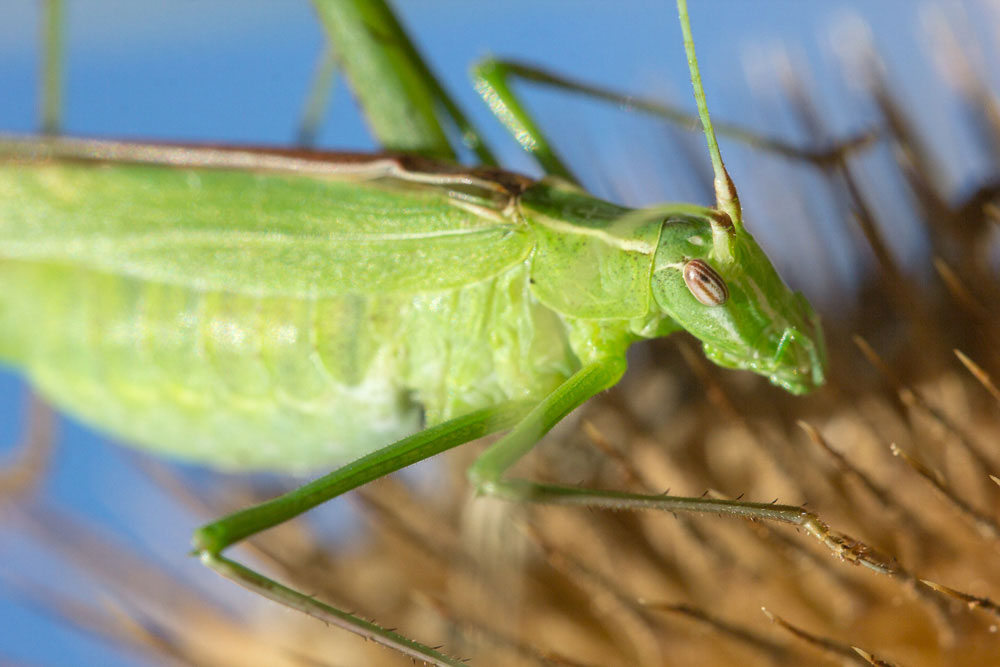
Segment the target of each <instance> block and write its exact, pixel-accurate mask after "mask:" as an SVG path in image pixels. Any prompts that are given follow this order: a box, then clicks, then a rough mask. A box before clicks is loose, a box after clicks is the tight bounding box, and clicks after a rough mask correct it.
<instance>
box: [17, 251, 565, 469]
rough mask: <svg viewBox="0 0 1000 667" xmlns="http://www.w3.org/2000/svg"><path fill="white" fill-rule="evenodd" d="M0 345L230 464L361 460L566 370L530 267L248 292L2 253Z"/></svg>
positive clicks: (67, 388)
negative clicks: (461, 281)
mask: <svg viewBox="0 0 1000 667" xmlns="http://www.w3.org/2000/svg"><path fill="white" fill-rule="evenodd" d="M0 285H2V286H3V290H2V293H0V358H3V359H4V360H7V361H9V362H11V363H13V364H14V365H16V366H18V367H20V368H22V369H23V371H24V372H25V374H26V375H27V376H28V377H29V379H30V380H31V382H32V383H33V384H34V385H35V386H36V387H37V388H38V390H39V391H40V392H41V393H42V394H43V395H44V396H46V397H47V398H48V399H50V400H51V401H52V402H54V403H55V404H56V405H58V406H60V407H61V408H63V409H66V410H67V411H69V412H70V413H72V414H74V415H76V416H79V417H80V418H82V419H83V420H84V421H86V422H89V423H90V424H92V425H94V426H97V427H99V428H101V429H104V430H107V431H109V432H111V433H113V434H114V435H116V436H118V437H120V438H122V439H123V440H124V441H126V442H131V443H135V444H138V445H141V446H143V447H147V448H150V449H155V450H159V451H161V452H164V453H167V454H169V455H171V456H176V457H180V458H185V459H189V460H195V461H201V462H206V463H210V464H213V465H217V466H220V467H228V468H248V467H249V468H261V469H308V468H312V467H317V466H329V465H334V464H338V463H343V462H345V461H348V460H351V459H353V458H357V457H358V456H360V455H363V454H365V453H367V452H370V451H372V450H374V449H376V448H378V447H380V446H382V445H384V444H387V443H389V442H392V441H394V440H396V439H399V438H401V437H404V436H405V435H408V434H410V433H412V432H414V431H416V430H417V429H419V428H420V427H421V422H422V418H423V415H424V413H425V412H426V420H427V421H428V422H432V423H433V422H437V421H441V420H443V419H446V418H449V417H452V416H456V415H458V414H461V413H463V412H467V411H469V410H471V409H475V408H478V407H483V406H485V405H490V404H493V403H496V402H498V401H500V400H503V399H504V398H507V397H528V396H534V395H539V394H541V393H544V392H545V391H547V390H549V389H551V387H553V386H555V385H556V384H558V382H559V381H561V379H562V378H563V377H565V376H566V375H568V374H569V373H571V372H572V371H573V370H574V369H575V365H576V362H575V357H573V355H572V353H571V352H570V351H569V347H568V344H567V343H566V335H565V328H564V327H563V325H562V322H561V320H560V319H559V317H558V316H556V315H555V314H554V313H552V312H550V311H548V310H547V309H545V308H544V307H543V306H541V305H540V304H538V303H537V302H535V301H534V300H533V299H532V298H531V296H530V293H529V290H528V289H527V266H526V265H519V266H517V267H515V268H513V269H512V270H510V271H507V272H505V273H503V274H501V275H499V276H496V277H494V278H491V279H489V280H486V281H482V282H480V283H476V284H474V285H470V286H467V287H463V288H460V289H454V290H446V291H439V292H428V293H423V294H387V295H379V296H373V295H350V294H348V295H339V296H336V297H323V298H311V299H308V298H302V299H296V298H286V297H265V298H260V297H253V296H248V295H234V294H229V293H222V292H211V291H207V292H206V291H198V290H196V289H192V288H189V287H181V286H173V285H165V284H159V283H151V282H148V281H140V280H136V279H132V278H127V277H122V276H117V275H111V274H107V273H99V272H95V271H92V270H88V269H84V268H80V267H74V266H70V265H63V264H46V263H34V262H18V261H3V262H0Z"/></svg>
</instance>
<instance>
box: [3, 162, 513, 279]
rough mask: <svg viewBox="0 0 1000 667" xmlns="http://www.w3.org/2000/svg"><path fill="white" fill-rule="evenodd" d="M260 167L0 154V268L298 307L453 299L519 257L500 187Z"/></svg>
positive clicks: (460, 179) (422, 176)
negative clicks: (376, 298)
mask: <svg viewBox="0 0 1000 667" xmlns="http://www.w3.org/2000/svg"><path fill="white" fill-rule="evenodd" d="M39 145H41V144H39ZM92 145H93V146H96V147H98V148H101V147H102V146H103V144H101V143H100V142H94V143H93V144H92ZM108 145H111V144H108ZM143 148H144V147H141V146H132V147H130V149H131V150H134V151H141V150H142V149H143ZM145 148H148V149H150V150H154V149H156V150H163V149H159V148H158V147H145ZM165 150H168V151H169V150H180V149H170V148H168V149H165ZM184 150H188V152H190V151H191V150H192V149H184ZM193 150H194V151H195V152H197V151H198V150H202V149H193ZM210 150H211V149H205V152H206V153H208V152H210ZM232 155H235V153H233V154H232ZM240 155H241V156H243V157H245V156H246V155H252V154H251V153H241V154H240ZM262 156H263V158H262V161H261V164H263V165H265V166H264V167H260V166H259V165H254V164H252V163H251V164H249V165H248V166H247V168H239V169H237V168H219V167H217V166H209V167H206V166H199V165H200V164H201V163H199V162H198V161H197V160H188V161H187V163H186V164H185V163H183V162H184V161H183V160H182V161H181V162H182V163H181V164H176V163H175V164H168V165H163V164H142V163H138V162H133V163H120V162H108V161H86V160H84V161H81V160H80V159H79V158H74V159H71V160H66V159H55V160H53V159H48V157H47V156H42V157H41V158H39V157H38V156H28V157H25V156H24V155H13V156H11V155H8V156H6V157H5V158H4V161H2V162H0V258H7V259H20V260H28V261H43V262H55V263H71V264H74V265H78V266H79V265H83V266H87V267H89V268H93V269H95V270H99V271H106V272H109V273H114V274H118V275H128V276H133V277H136V278H139V279H144V280H150V281H155V282H161V283H167V284H175V285H183V286H188V287H194V288H198V289H205V290H223V291H229V292H240V293H246V294H253V295H258V296H268V295H288V296H298V297H304V296H326V295H334V294H344V293H354V294H366V293H387V292H414V291H427V290H437V289H448V288H453V287H457V286H461V285H465V284H469V283H472V282H476V281H479V280H482V279H485V278H488V277H490V276H493V275H496V274H498V273H500V272H501V271H503V270H504V269H505V268H507V267H509V266H511V265H513V264H515V263H517V262H519V261H521V260H523V259H524V258H525V257H526V256H527V254H528V253H529V252H530V250H531V237H530V235H529V233H528V232H527V231H526V230H525V229H524V228H523V227H520V226H518V225H517V224H515V223H514V222H513V220H512V219H511V218H510V217H509V216H508V215H507V213H506V212H507V211H508V210H510V209H511V206H510V201H512V199H511V198H509V197H505V196H504V192H505V191H504V189H503V186H502V185H501V184H500V182H493V181H489V180H483V179H476V178H473V177H470V176H467V175H466V176H462V175H460V172H458V171H454V172H452V173H445V171H446V170H439V171H438V172H437V173H435V172H434V171H433V170H432V171H430V172H406V171H405V170H404V169H396V170H389V171H385V170H383V171H382V172H378V171H377V170H372V169H371V168H370V165H371V164H374V162H376V159H374V158H373V159H368V160H367V163H368V165H369V167H365V165H364V164H361V165H360V167H357V168H351V167H350V165H349V164H348V166H347V167H344V168H343V169H340V170H339V171H338V170H337V169H329V170H326V171H323V170H318V171H316V172H313V173H311V172H310V171H309V169H308V168H306V169H299V170H286V171H282V170H271V169H268V168H267V166H266V165H267V164H268V163H267V158H274V159H281V158H280V156H277V154H276V153H272V154H267V153H263V154H262ZM286 157H287V156H286ZM185 159H186V158H185ZM227 159H228V158H227ZM150 161H152V160H150ZM387 161H388V162H391V160H388V159H384V158H383V159H382V162H383V163H384V162H387ZM233 162H236V161H233ZM361 162H364V161H361ZM359 164H360V163H359ZM498 193H499V194H498Z"/></svg>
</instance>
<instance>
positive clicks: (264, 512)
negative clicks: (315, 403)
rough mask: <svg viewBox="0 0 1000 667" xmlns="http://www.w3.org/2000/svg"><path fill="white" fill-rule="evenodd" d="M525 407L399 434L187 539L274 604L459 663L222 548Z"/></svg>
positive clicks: (511, 405) (216, 566)
mask: <svg viewBox="0 0 1000 667" xmlns="http://www.w3.org/2000/svg"><path fill="white" fill-rule="evenodd" d="M530 409H531V404H530V403H525V402H518V401H511V402H507V403H503V404H500V405H497V406H493V407H489V408H484V409H482V410H477V411H475V412H472V413H470V414H468V415H465V416H462V417H458V418H456V419H452V420H450V421H447V422H445V423H443V424H439V425H437V426H434V427H431V428H428V429H426V430H424V431H421V432H419V433H416V434H414V435H412V436H409V437H407V438H404V439H402V440H400V441H398V442H395V443H393V444H391V445H388V446H386V447H384V448H382V449H379V450H377V451H375V452H372V453H371V454H369V455H367V456H364V457H362V458H360V459H358V460H357V461H354V462H353V463H349V464H348V465H345V466H343V467H342V468H339V469H337V470H335V471H334V472H332V473H330V474H329V475H326V476H324V477H320V478H319V479H317V480H314V481H313V482H310V483H308V484H306V485H304V486H302V487H300V488H298V489H295V490H294V491H291V492H289V493H286V494H285V495H283V496H279V497H278V498H274V499H273V500H270V501H268V502H265V503H261V504H260V505H257V506H255V507H250V508H247V509H244V510H241V511H239V512H235V513H233V514H230V515H229V516H227V517H224V518H222V519H220V520H218V521H215V522H213V523H210V524H208V525H206V526H203V527H202V528H200V529H198V530H197V531H196V532H195V534H194V538H193V540H192V541H193V544H194V547H195V553H196V554H197V555H198V557H199V558H200V559H201V561H202V563H204V564H205V565H207V566H208V567H210V568H211V569H213V570H215V571H216V572H218V573H219V574H221V575H222V576H224V577H226V578H228V579H231V580H233V581H235V582H236V583H238V584H240V585H241V586H243V587H245V588H247V589H249V590H251V591H254V592H256V593H259V594H261V595H263V596H265V597H267V598H269V599H271V600H274V601H275V602H279V603H281V604H284V605H286V606H288V607H291V608H292V609H297V610H299V611H302V612H304V613H306V614H309V615H310V616H313V617H315V618H318V619H320V620H322V621H325V622H327V623H331V624H333V625H336V626H338V627H341V628H344V629H346V630H350V631H351V632H354V633H357V634H359V635H361V636H362V637H365V638H368V639H371V640H373V641H375V642H377V643H379V644H383V645H385V646H387V647H390V648H393V649H395V650H397V651H400V652H401V653H404V654H405V655H408V656H411V657H413V658H415V659H418V660H421V661H424V662H427V663H430V664H433V665H450V666H461V665H464V664H465V663H462V662H460V661H458V660H455V659H454V658H451V657H449V656H447V655H445V654H443V653H441V652H439V651H437V650H435V649H432V648H431V647H429V646H426V645H424V644H421V643H419V642H416V641H413V640H411V639H408V638H406V637H404V636H403V635H400V634H398V633H396V632H392V631H391V630H387V629H385V628H382V627H380V626H378V625H376V624H374V623H371V622H370V621H366V620H364V619H362V618H360V617H358V616H355V615H354V614H351V613H348V612H345V611H343V610H340V609H337V608H335V607H332V606H330V605H328V604H325V603H323V602H320V601H318V600H315V599H313V598H312V597H309V596H308V595H304V594H302V593H300V592H298V591H295V590H293V589H291V588H289V587H287V586H284V585H282V584H280V583H278V582H276V581H274V580H272V579H270V578H268V577H266V576H264V575H262V574H260V573H258V572H255V571H253V570H251V569H249V568H247V567H245V566H243V565H241V564H239V563H236V562H234V561H232V560H230V559H228V558H225V557H223V556H222V555H220V552H221V551H222V550H223V549H225V548H226V547H229V546H231V545H233V544H235V543H237V542H239V541H241V540H243V539H246V538H247V537H250V536H252V535H255V534H256V533H259V532H261V531H264V530H267V529H268V528H272V527H274V526H276V525H278V524H280V523H283V522H285V521H287V520H289V519H292V518H294V517H296V516H298V515H299V514H302V513H303V512H305V511H307V510H309V509H311V508H313V507H316V506H317V505H319V504H321V503H324V502H326V501H327V500H330V499H332V498H335V497H336V496H339V495H341V494H343V493H345V492H347V491H350V490H352V489H355V488H357V487H359V486H361V485H363V484H366V483H367V482H370V481H372V480H374V479H377V478H379V477H382V476H384V475H387V474H389V473H392V472H395V471H397V470H400V469H401V468H405V467H406V466H409V465H411V464H413V463H416V462H418V461H422V460H423V459H426V458H429V457H431V456H434V455H435V454H439V453H441V452H443V451H445V450H448V449H451V448H452V447H457V446H458V445H461V444H465V443H467V442H470V441H472V440H475V439H477V438H480V437H483V436H485V435H489V434H490V433H495V432H497V431H502V430H505V429H508V428H510V427H511V426H513V425H515V424H517V423H518V422H519V421H520V420H521V419H522V418H523V417H524V415H525V414H527V413H528V411H529V410H530Z"/></svg>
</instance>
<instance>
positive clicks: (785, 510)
mask: <svg viewBox="0 0 1000 667" xmlns="http://www.w3.org/2000/svg"><path fill="white" fill-rule="evenodd" d="M624 372H625V360H624V359H618V358H610V359H606V360H603V361H599V362H595V363H592V364H589V365H587V366H584V367H583V368H582V369H581V370H579V371H578V372H577V373H576V374H574V375H573V376H572V377H571V378H569V379H568V380H566V382H564V383H563V384H562V385H561V386H559V387H558V388H557V389H556V390H555V391H553V392H552V393H551V394H549V395H548V396H546V397H545V398H544V399H543V400H542V401H541V402H539V403H538V405H536V406H535V407H534V408H533V409H532V410H531V412H529V413H528V414H527V415H526V416H525V417H524V419H523V420H521V421H520V422H519V423H518V424H517V426H515V427H514V428H513V429H511V431H510V432H509V433H508V434H507V435H505V436H504V437H503V438H501V439H500V440H499V441H497V442H496V443H495V444H493V445H492V446H491V447H490V448H489V449H487V450H486V451H485V452H483V454H482V455H481V456H480V457H479V458H478V459H477V460H476V462H475V463H474V464H473V465H472V467H471V468H470V469H469V473H468V475H469V480H470V482H471V483H472V484H473V485H474V486H475V487H476V489H477V491H478V492H479V493H482V494H484V495H489V496H493V497H497V498H501V499H504V500H509V501H513V502H531V503H543V504H551V505H576V506H580V507H589V508H595V509H611V510H642V509H655V510H661V511H666V512H686V513H701V514H706V513H710V514H719V515H725V516H731V517H737V518H743V519H749V520H752V521H770V522H780V523H788V524H792V525H794V526H798V527H801V528H802V529H803V530H805V531H806V532H807V533H809V534H810V535H812V536H813V537H815V538H816V539H818V540H819V541H820V542H821V543H823V545H824V546H825V547H827V548H828V549H829V550H830V551H832V552H833V553H834V554H835V555H837V556H839V557H841V558H843V559H845V560H850V561H852V562H856V563H858V564H860V565H864V566H865V567H868V568H870V569H872V570H875V571H878V572H884V573H892V572H894V571H895V569H894V568H895V566H894V564H893V563H892V562H891V559H888V558H886V557H885V556H883V555H881V554H879V553H877V552H875V551H874V550H872V549H871V548H870V547H867V546H866V545H863V544H861V543H859V542H857V541H856V540H854V539H852V538H850V537H849V536H847V535H844V534H842V533H838V532H836V531H834V530H831V529H830V527H829V526H828V525H827V524H826V523H824V522H823V521H822V520H821V519H820V518H819V516H817V515H816V514H815V513H813V512H810V511H808V510H806V509H804V508H803V507H800V506H797V505H778V504H773V503H753V502H746V501H741V500H728V499H723V498H708V497H701V498H690V497H683V496H669V495H651V494H638V493H626V492H621V491H602V490H594V489H581V488H577V487H572V486H562V485H557V484H541V483H538V482H533V481H531V480H526V479H513V478H507V477H504V474H505V473H506V472H507V471H508V470H509V469H510V468H511V467H512V466H513V465H514V464H515V463H517V461H518V460H520V459H521V457H523V456H524V455H525V454H526V453H527V452H528V451H530V450H531V448H532V447H533V446H534V445H535V443H537V442H538V440H540V439H541V437H542V436H543V435H545V433H547V432H548V431H549V430H550V429H551V428H552V427H553V426H554V425H555V424H556V423H558V422H559V421H560V420H561V419H563V418H564V417H565V416H566V415H568V414H569V413H570V412H572V411H573V410H574V409H575V408H577V407H579V406H580V405H581V404H583V403H584V402H586V401H587V400H588V399H590V398H591V397H593V396H594V395H596V394H597V393H599V392H601V391H604V390H605V389H608V388H610V387H611V386H613V385H614V384H615V383H617V382H618V380H619V379H620V378H621V376H622V375H623V374H624Z"/></svg>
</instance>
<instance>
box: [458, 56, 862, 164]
mask: <svg viewBox="0 0 1000 667" xmlns="http://www.w3.org/2000/svg"><path fill="white" fill-rule="evenodd" d="M473 79H474V81H475V84H476V88H477V90H478V91H479V92H480V94H481V95H482V96H483V97H484V98H485V100H486V102H487V104H489V106H490V108H491V109H492V110H493V113H494V114H496V116H497V117H498V118H499V119H500V121H501V122H502V123H503V124H504V125H505V126H506V127H507V128H508V129H509V130H510V132H511V133H512V134H513V135H514V137H515V138H516V139H517V141H518V143H520V144H521V146H522V147H523V148H524V149H525V150H526V151H528V152H529V153H532V154H533V155H534V156H535V157H536V159H538V161H539V164H541V165H542V167H543V168H545V169H546V171H547V172H548V173H552V174H558V175H561V176H563V177H564V178H566V177H567V174H568V173H569V169H568V168H567V167H565V165H563V163H562V160H561V159H560V158H559V157H558V155H557V154H556V152H555V149H554V148H553V147H552V145H551V143H550V142H549V140H548V139H547V138H546V136H545V135H544V133H542V132H541V130H540V129H539V128H538V125H537V123H536V122H535V121H534V120H533V119H532V117H531V116H530V114H529V113H528V112H527V110H526V109H525V107H524V105H523V103H522V102H521V101H520V99H519V98H518V96H517V94H516V93H515V92H514V91H513V89H512V88H511V82H513V81H515V80H520V81H524V82H527V83H531V84H535V85H538V86H544V87H546V88H554V89H556V90H561V91H565V92H567V93H570V94H574V95H581V96H583V97H588V98H591V99H596V100H601V101H604V102H607V103H608V104H614V105H617V106H620V107H622V108H623V109H626V110H628V111H637V112H641V113H644V114H647V115H650V116H655V117H657V118H663V119H665V120H667V121H670V122H671V123H675V124H677V125H679V126H681V127H684V128H687V129H691V130H696V129H700V127H701V126H700V122H701V121H700V119H699V118H698V114H697V113H690V112H687V111H684V110H683V109H681V108H680V107H677V106H674V105H671V104H667V103H664V102H661V101H659V100H654V99H651V98H648V97H641V96H637V95H630V94H627V93H623V92H621V91H616V90H612V89H610V88H606V87H604V86H598V85H594V84H590V83H585V82H582V81H578V80H576V79H573V78H570V77H566V76H563V75H561V74H557V73H555V72H552V71H550V70H547V69H544V68H541V67H536V66H534V65H529V64H526V63H522V62H517V61H513V60H495V59H488V60H484V61H482V62H481V63H479V64H478V65H476V66H475V67H474V68H473ZM714 125H715V129H716V131H717V132H718V133H719V134H721V135H723V136H726V137H729V138H731V139H735V140H736V141H739V142H740V143H743V144H746V145H748V146H751V147H753V148H759V149H761V150H765V151H768V152H771V153H774V154H776V155H780V156H782V157H786V158H789V159H793V160H801V161H803V162H808V163H810V164H814V165H817V166H829V165H833V164H836V163H837V162H839V161H841V160H843V159H844V158H845V157H846V156H847V155H849V154H851V153H853V152H854V151H856V150H860V149H862V148H864V147H866V146H868V145H870V144H871V143H873V142H874V140H875V139H877V138H878V134H879V133H878V131H877V130H874V129H873V130H867V131H862V132H859V133H858V134H855V135H852V136H850V137H846V138H844V139H842V140H840V141H837V142H835V143H831V144H830V145H824V146H816V147H800V146H796V145H794V144H791V143H788V142H785V141H781V140H780V139H773V138H770V137H766V136H763V135H761V134H758V133H756V132H753V131H752V130H748V129H747V128H745V127H742V126H739V125H733V124H731V123H719V122H715V123H714Z"/></svg>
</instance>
